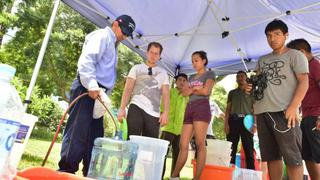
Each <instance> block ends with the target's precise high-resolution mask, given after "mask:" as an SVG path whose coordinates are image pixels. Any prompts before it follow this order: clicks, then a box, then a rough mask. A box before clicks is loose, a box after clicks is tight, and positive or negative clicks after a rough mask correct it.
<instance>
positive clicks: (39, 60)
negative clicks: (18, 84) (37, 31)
mask: <svg viewBox="0 0 320 180" xmlns="http://www.w3.org/2000/svg"><path fill="white" fill-rule="evenodd" d="M59 4H60V0H55V2H54V7H53V10H52V14H51V17H50V21H49V24H48V27H47V31H46V34H45V36H44V39H43V42H42V45H41V49H40V52H39V55H38V58H37V63H36V65H35V67H34V70H33V74H32V78H31V81H30V84H29V87H28V90H27V94H26V99H25V101H24V111H25V112H26V111H27V108H28V104H29V102H30V98H31V94H32V90H33V87H34V85H35V83H36V80H37V77H38V74H39V71H40V67H41V64H42V61H43V56H44V53H45V52H46V48H47V44H48V41H49V38H50V34H51V31H52V27H53V23H54V21H55V18H56V15H57V12H58V8H59Z"/></svg>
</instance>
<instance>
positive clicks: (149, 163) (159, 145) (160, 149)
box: [130, 135, 169, 180]
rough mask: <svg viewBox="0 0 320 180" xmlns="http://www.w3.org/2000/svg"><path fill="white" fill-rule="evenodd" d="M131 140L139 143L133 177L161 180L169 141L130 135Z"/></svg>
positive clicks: (141, 179) (139, 179)
mask: <svg viewBox="0 0 320 180" xmlns="http://www.w3.org/2000/svg"><path fill="white" fill-rule="evenodd" d="M130 141H131V142H134V143H137V144H138V145H139V150H138V157H137V162H136V167H135V171H134V176H133V179H134V180H160V179H161V177H162V172H163V163H164V158H165V156H166V154H167V151H168V145H169V141H166V140H162V139H157V138H151V137H144V136H133V135H131V136H130Z"/></svg>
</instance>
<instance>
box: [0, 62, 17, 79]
mask: <svg viewBox="0 0 320 180" xmlns="http://www.w3.org/2000/svg"><path fill="white" fill-rule="evenodd" d="M15 73H16V68H14V67H12V66H9V65H7V64H0V74H2V75H5V76H8V77H9V78H10V79H11V78H13V76H14V74H15Z"/></svg>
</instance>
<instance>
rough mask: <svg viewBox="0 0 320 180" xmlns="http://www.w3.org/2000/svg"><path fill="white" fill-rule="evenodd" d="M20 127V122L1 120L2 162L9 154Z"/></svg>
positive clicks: (0, 152)
mask: <svg viewBox="0 0 320 180" xmlns="http://www.w3.org/2000/svg"><path fill="white" fill-rule="evenodd" d="M19 126H20V123H19V122H16V121H12V120H7V119H2V118H0V129H1V131H0V161H2V160H4V158H5V157H6V156H7V155H8V154H9V152H10V150H11V148H12V146H13V143H14V140H15V138H16V136H17V131H18V129H19ZM0 163H1V162H0Z"/></svg>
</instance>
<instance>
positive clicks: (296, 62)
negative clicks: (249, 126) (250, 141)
mask: <svg viewBox="0 0 320 180" xmlns="http://www.w3.org/2000/svg"><path fill="white" fill-rule="evenodd" d="M265 34H266V36H267V41H268V44H269V46H270V47H271V48H272V50H273V51H272V52H271V53H269V54H267V55H265V56H262V57H260V59H259V61H258V63H257V67H256V70H257V72H258V73H266V75H267V88H266V89H265V90H264V97H263V99H261V100H260V101H256V102H255V104H254V112H255V114H256V115H257V125H258V126H257V128H258V135H259V140H260V148H261V157H262V161H267V162H268V169H269V176H270V178H271V179H282V172H283V163H282V159H284V162H285V163H286V166H287V173H288V177H289V179H290V180H292V179H297V180H301V179H302V178H303V166H302V157H301V129H300V128H299V127H298V121H299V115H298V108H299V106H300V103H301V101H302V99H303V97H304V95H305V93H306V91H307V89H308V61H307V59H306V57H305V56H304V55H303V54H302V53H301V52H299V51H297V50H293V49H288V48H286V46H285V41H286V39H287V37H288V27H287V25H286V24H285V23H284V22H282V21H281V20H273V21H272V22H270V23H269V24H268V25H267V27H266V29H265Z"/></svg>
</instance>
